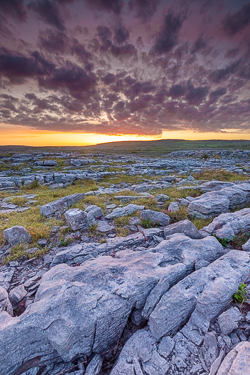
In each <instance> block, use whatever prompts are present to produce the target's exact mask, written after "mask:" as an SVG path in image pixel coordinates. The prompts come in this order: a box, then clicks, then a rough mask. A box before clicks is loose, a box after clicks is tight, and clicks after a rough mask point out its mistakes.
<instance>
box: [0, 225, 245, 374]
mask: <svg viewBox="0 0 250 375" xmlns="http://www.w3.org/2000/svg"><path fill="white" fill-rule="evenodd" d="M154 229H156V228H154ZM163 242H164V246H159V245H160V244H159V245H158V247H156V248H153V249H145V250H141V251H138V252H137V251H132V250H124V251H119V252H117V254H116V255H115V257H110V256H99V257H98V258H96V259H90V260H86V261H85V262H84V263H83V265H81V266H79V267H69V266H67V265H65V264H61V265H58V266H56V267H53V268H52V269H51V270H50V271H48V272H46V273H45V274H44V275H43V277H42V280H41V282H40V286H39V288H38V291H37V294H36V297H35V302H34V303H33V304H30V305H29V306H28V307H27V309H26V310H25V312H24V313H23V314H22V315H21V316H20V317H17V318H15V319H13V318H11V317H8V316H7V315H6V313H5V312H2V313H1V314H0V342H4V343H5V344H4V346H1V345H0V355H1V356H2V357H4V358H5V359H6V360H5V361H4V362H3V361H1V362H0V373H4V374H5V373H6V374H8V375H13V374H15V373H16V371H17V370H18V369H19V368H20V367H21V366H24V365H25V364H26V363H29V362H28V361H30V360H31V359H32V358H36V357H39V358H40V359H39V366H40V367H41V365H42V364H45V365H48V364H51V363H53V362H54V361H55V359H56V358H59V359H60V360H61V361H65V362H69V361H72V360H73V359H75V358H77V356H79V353H80V354H81V356H90V355H91V354H92V353H96V354H101V353H102V352H103V351H105V350H107V348H108V347H112V346H113V345H114V344H116V343H117V341H118V340H119V338H120V336H121V334H122V332H123V330H124V327H125V325H126V323H127V319H128V317H129V316H130V315H131V312H132V311H134V310H138V311H141V310H142V309H143V307H144V305H145V303H146V300H147V297H148V296H149V295H150V292H151V291H152V290H153V288H154V287H155V286H156V285H157V283H158V282H159V280H162V279H164V280H165V282H166V283H167V282H168V283H169V285H170V286H171V285H173V284H175V283H176V282H177V280H179V279H180V277H181V276H180V269H179V270H178V267H177V265H178V264H180V263H182V262H183V264H184V266H186V272H184V271H183V273H182V274H183V276H184V275H185V274H186V273H187V274H188V273H189V272H192V269H193V264H194V260H195V258H196V255H197V252H198V242H199V243H200V249H199V256H200V257H201V258H202V257H204V256H206V257H207V258H209V259H211V260H213V259H215V258H217V257H218V256H219V255H220V253H221V250H222V246H221V245H220V244H219V242H218V241H217V240H216V239H215V238H212V237H211V238H210V237H208V238H206V239H202V240H192V239H190V238H189V237H186V236H183V235H173V236H172V237H171V239H170V240H169V241H163ZM175 242H176V244H175V245H176V247H174V246H173V244H174V243H175ZM195 242H197V246H196V244H195ZM187 243H189V245H188V244H187ZM89 245H91V244H89ZM103 245H106V244H103ZM100 246H101V245H100ZM182 248H183V251H182V250H181V249H182ZM195 248H196V250H193V249H195ZM203 248H204V253H203V252H202V251H201V249H203ZM177 249H179V251H176V250H177ZM242 254H246V253H243V252H242ZM239 258H240V257H238V259H239ZM167 277H168V280H167ZM159 303H160V302H159ZM159 303H158V304H159ZM151 315H152V314H151ZM34 337H35V340H36V341H35V343H36V344H35V345H34ZM148 340H149V341H146V340H144V344H143V345H140V350H142V349H143V348H144V349H143V353H145V355H144V356H143V361H144V364H143V369H144V370H145V371H146V372H147V373H150V374H151V373H152V374H155V375H156V374H157V375H158V374H161V373H162V374H164V372H163V369H164V371H165V370H166V369H167V367H168V363H167V361H166V360H165V359H164V358H163V357H162V356H160V355H159V354H157V353H156V352H154V350H153V347H155V348H156V346H157V345H156V343H153V341H152V340H154V341H155V339H154V338H153V337H152V335H151V334H149V337H148ZM151 341H152V345H151V346H149V345H148V344H149V342H151ZM24 348H25V350H24ZM145 350H146V352H145ZM141 353H142V352H141ZM147 353H148V354H147ZM150 353H152V355H151V354H150ZM134 354H135V353H134ZM146 355H147V356H148V359H147V360H146ZM137 362H138V361H137ZM137 362H136V365H137V364H138V363H137ZM37 365H38V364H36V366H37ZM33 367H35V365H33ZM123 371H125V370H123ZM129 371H130V370H129V369H128V372H127V373H126V372H125V373H126V375H127V374H129ZM131 371H132V370H131ZM132 374H133V372H132Z"/></svg>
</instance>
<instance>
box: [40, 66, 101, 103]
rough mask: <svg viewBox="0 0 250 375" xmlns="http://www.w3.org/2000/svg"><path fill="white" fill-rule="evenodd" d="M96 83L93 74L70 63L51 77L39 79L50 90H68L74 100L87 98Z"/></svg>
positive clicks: (58, 69)
mask: <svg viewBox="0 0 250 375" xmlns="http://www.w3.org/2000/svg"><path fill="white" fill-rule="evenodd" d="M95 83H96V77H95V75H94V74H93V73H90V74H88V73H87V72H86V71H85V70H84V69H83V68H81V67H80V66H77V65H76V64H73V63H71V62H69V61H67V62H66V63H65V66H63V67H61V68H57V69H55V70H54V71H53V74H52V75H51V76H49V77H46V78H45V79H44V78H39V84H40V85H41V86H42V87H45V88H47V89H50V90H61V89H67V90H68V91H69V92H70V93H71V95H72V96H73V97H74V98H83V97H85V93H86V91H90V90H91V89H92V88H93V87H94V85H95Z"/></svg>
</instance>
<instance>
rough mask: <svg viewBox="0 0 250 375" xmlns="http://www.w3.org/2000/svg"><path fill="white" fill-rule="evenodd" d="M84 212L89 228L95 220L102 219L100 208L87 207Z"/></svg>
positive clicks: (94, 206)
mask: <svg viewBox="0 0 250 375" xmlns="http://www.w3.org/2000/svg"><path fill="white" fill-rule="evenodd" d="M85 212H86V213H87V223H88V225H89V226H90V225H94V224H96V220H97V219H98V220H100V219H101V218H102V217H103V212H102V209H101V207H98V206H96V205H91V206H88V207H87V208H86V210H85Z"/></svg>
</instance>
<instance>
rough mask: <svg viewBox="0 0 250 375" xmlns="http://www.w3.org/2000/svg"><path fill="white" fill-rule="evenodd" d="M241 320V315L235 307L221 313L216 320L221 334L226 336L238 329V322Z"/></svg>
mask: <svg viewBox="0 0 250 375" xmlns="http://www.w3.org/2000/svg"><path fill="white" fill-rule="evenodd" d="M241 320H243V315H242V314H241V312H240V311H239V309H238V308H237V307H231V308H230V309H229V310H227V311H225V312H223V313H222V314H221V315H220V316H219V318H218V324H219V327H220V330H221V332H222V333H223V334H224V335H228V334H229V333H231V332H233V331H234V330H235V329H236V328H238V325H239V322H240V321H241Z"/></svg>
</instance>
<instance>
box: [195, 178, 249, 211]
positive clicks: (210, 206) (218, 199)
mask: <svg viewBox="0 0 250 375" xmlns="http://www.w3.org/2000/svg"><path fill="white" fill-rule="evenodd" d="M249 201H250V184H249V183H241V184H232V185H231V186H230V187H225V188H222V189H220V190H219V191H212V192H209V193H205V194H202V195H201V196H199V197H197V198H195V199H194V200H193V201H192V202H191V203H190V204H189V206H188V209H189V212H190V214H193V215H196V216H197V217H201V218H207V217H213V216H217V215H220V214H222V213H224V212H228V211H229V210H230V209H233V208H235V207H244V205H246V204H247V203H248V202H249Z"/></svg>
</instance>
